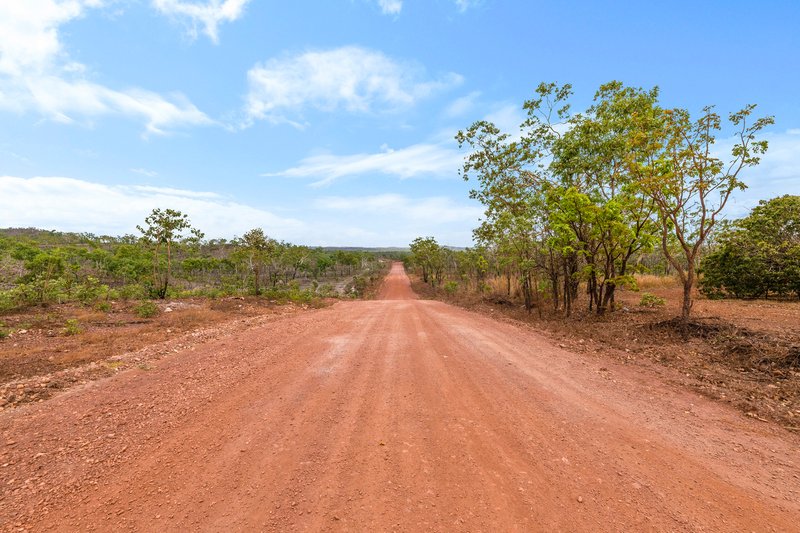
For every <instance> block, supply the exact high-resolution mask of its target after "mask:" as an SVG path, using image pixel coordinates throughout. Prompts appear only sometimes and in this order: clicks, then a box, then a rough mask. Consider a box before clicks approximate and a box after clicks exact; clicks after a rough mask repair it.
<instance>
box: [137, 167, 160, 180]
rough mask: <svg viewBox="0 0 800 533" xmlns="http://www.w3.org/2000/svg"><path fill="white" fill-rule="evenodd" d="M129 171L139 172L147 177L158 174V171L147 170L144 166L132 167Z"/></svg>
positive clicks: (153, 176)
mask: <svg viewBox="0 0 800 533" xmlns="http://www.w3.org/2000/svg"><path fill="white" fill-rule="evenodd" d="M131 172H133V173H135V174H141V175H142V176H147V177H148V178H155V177H156V176H158V172H156V171H155V170H147V169H146V168H132V169H131Z"/></svg>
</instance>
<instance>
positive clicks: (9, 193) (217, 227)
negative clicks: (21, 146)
mask: <svg viewBox="0 0 800 533" xmlns="http://www.w3.org/2000/svg"><path fill="white" fill-rule="evenodd" d="M34 206H35V208H34ZM156 207H162V208H167V207H168V208H172V209H178V210H179V211H182V212H184V213H187V214H188V215H189V218H190V220H191V221H192V223H193V224H194V225H195V226H196V227H198V228H200V230H201V231H203V232H205V234H206V236H207V237H209V238H212V237H232V236H233V235H234V234H238V235H241V234H242V233H244V232H245V231H247V230H249V229H251V228H254V227H262V228H264V230H265V231H266V232H267V233H269V234H270V235H273V236H275V237H278V238H296V237H297V236H299V235H302V234H303V233H304V230H305V226H304V224H303V223H302V222H300V221H298V220H295V219H291V218H282V217H279V216H276V215H274V214H272V213H270V212H268V211H264V210H261V209H257V208H254V207H250V206H247V205H243V204H240V203H236V202H233V201H230V200H226V199H225V198H223V197H221V196H219V195H218V194H216V193H212V192H202V191H186V190H181V189H171V188H163V187H149V186H122V185H104V184H100V183H92V182H88V181H83V180H77V179H72V178H64V177H35V178H29V179H26V178H19V177H12V176H0V212H2V213H3V222H2V224H3V226H13V227H38V228H47V229H57V230H62V231H79V232H82V231H88V232H92V233H97V234H106V235H122V234H126V233H136V225H137V224H141V223H142V221H143V220H144V218H145V217H146V216H147V215H148V214H149V213H150V212H151V211H152V210H153V209H154V208H156Z"/></svg>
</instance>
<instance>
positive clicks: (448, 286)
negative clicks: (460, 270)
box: [444, 281, 458, 295]
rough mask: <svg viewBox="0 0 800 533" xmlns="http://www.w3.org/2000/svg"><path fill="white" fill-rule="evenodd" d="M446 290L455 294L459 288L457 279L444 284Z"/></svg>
mask: <svg viewBox="0 0 800 533" xmlns="http://www.w3.org/2000/svg"><path fill="white" fill-rule="evenodd" d="M444 290H445V292H446V293H447V294H451V295H452V294H455V293H456V291H457V290H458V283H457V282H455V281H448V282H447V283H445V284H444Z"/></svg>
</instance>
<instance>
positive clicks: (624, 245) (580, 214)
mask: <svg viewBox="0 0 800 533" xmlns="http://www.w3.org/2000/svg"><path fill="white" fill-rule="evenodd" d="M571 95H572V89H571V87H570V86H569V85H564V86H558V85H556V84H553V83H550V84H545V83H543V84H540V85H539V87H538V88H537V89H536V94H535V96H534V97H533V98H532V99H530V100H528V101H526V102H525V103H524V106H523V107H524V109H525V111H526V112H527V119H526V120H525V122H523V124H521V125H520V127H519V132H503V131H501V130H500V129H499V128H498V127H497V126H496V125H494V124H492V123H490V122H487V121H478V122H475V123H474V124H472V125H471V126H470V127H469V128H468V129H466V130H463V131H459V132H458V134H457V135H456V140H457V142H458V143H459V146H461V147H464V146H466V147H467V148H468V149H469V153H468V155H466V156H465V159H464V164H463V167H462V169H461V175H462V177H463V178H464V179H465V180H470V181H474V182H475V183H476V184H477V186H476V187H475V188H474V189H473V190H472V191H470V197H471V198H474V199H476V200H478V201H480V202H481V203H482V204H483V206H484V208H485V213H484V219H483V221H482V223H481V225H480V226H479V227H478V228H477V229H476V230H475V231H474V234H475V238H476V240H477V241H478V242H480V243H481V245H482V248H483V249H484V250H486V251H487V253H486V254H485V255H488V256H491V257H492V265H491V270H493V272H494V274H495V275H499V276H503V277H505V278H506V280H507V292H508V295H507V296H511V290H512V279H513V280H516V281H517V282H518V286H519V290H520V291H521V293H522V295H523V297H524V300H525V306H526V308H528V309H531V308H532V307H534V306H536V307H539V309H540V310H541V305H540V295H539V293H540V291H539V290H538V288H539V287H542V286H546V287H548V288H549V290H550V293H551V298H550V299H551V301H552V302H553V305H554V307H555V308H556V309H563V310H564V312H565V313H566V314H567V315H569V314H570V311H571V308H572V302H573V300H574V299H575V298H577V297H578V283H579V282H581V281H582V282H584V283H585V286H586V289H587V294H588V295H589V298H588V308H589V310H590V311H591V310H595V311H596V312H597V313H603V312H605V311H607V310H613V309H614V303H615V294H616V290H617V288H618V287H620V286H622V285H624V284H630V283H631V280H632V277H631V274H632V273H633V271H634V270H635V268H634V267H633V266H632V265H633V264H634V262H635V260H636V259H637V258H641V257H642V256H645V255H647V254H649V253H650V252H651V250H653V249H654V247H655V246H656V245H657V244H660V245H661V248H662V250H661V253H662V254H663V255H664V257H665V258H666V261H661V263H662V264H663V265H667V264H668V266H669V267H670V269H672V270H673V271H675V272H676V273H677V274H678V276H679V277H680V279H681V281H682V282H683V285H684V302H683V306H682V317H683V318H684V319H688V315H689V310H690V309H691V292H692V288H693V286H694V284H695V282H696V263H697V261H698V259H699V257H700V253H701V250H702V249H703V246H704V245H705V243H706V241H707V239H708V238H709V236H710V234H711V231H712V229H713V228H714V227H715V225H716V223H717V218H718V216H719V214H720V212H721V211H722V209H724V207H725V205H726V203H727V201H728V199H729V197H730V195H731V194H732V193H733V191H735V190H738V189H742V188H744V183H743V182H742V181H741V180H740V178H739V175H740V173H741V172H742V171H743V170H744V169H746V168H749V167H752V166H754V165H757V164H758V163H759V159H760V156H761V155H762V154H764V153H765V151H766V149H767V143H766V141H764V140H760V139H758V136H759V134H760V133H761V131H762V130H763V129H764V128H765V127H767V126H768V125H770V124H772V123H773V119H772V118H771V117H765V118H760V119H753V117H752V113H753V111H754V108H755V106H752V105H748V106H746V107H744V108H743V109H742V110H740V111H737V112H735V113H732V114H731V115H730V116H729V123H730V125H731V128H732V130H733V131H732V133H733V134H734V135H735V136H736V139H737V141H736V142H735V143H734V146H733V148H732V150H731V153H730V155H729V157H727V158H726V159H724V160H723V159H721V158H718V157H716V155H715V154H716V153H717V152H716V151H715V150H713V149H712V148H713V145H714V143H715V141H716V136H717V135H718V133H719V132H721V131H722V121H721V119H720V117H719V116H718V115H717V114H716V113H714V112H713V109H712V108H711V107H707V108H705V109H704V110H703V113H702V114H701V115H700V116H699V118H696V119H693V118H692V117H691V115H690V113H689V112H688V111H686V110H683V109H664V108H662V107H661V106H660V104H659V101H658V95H659V92H658V89H657V88H653V89H650V90H644V89H637V88H631V87H625V86H624V85H623V84H622V83H620V82H617V81H614V82H610V83H607V84H605V85H602V86H601V87H600V88H599V89H598V91H597V93H596V95H595V98H594V102H593V104H592V105H591V106H590V107H589V108H588V109H587V110H586V111H585V112H583V113H578V114H572V113H571V112H570V106H569V104H568V100H569V98H570V97H571ZM415 242H416V241H415ZM417 244H422V243H417ZM413 252H414V249H413V248H412V257H414V256H415V254H414V253H413ZM428 255H431V254H428ZM455 257H456V260H462V259H463V258H461V257H458V256H455ZM416 263H417V264H420V260H419V258H417V261H416ZM667 271H668V269H666V268H665V269H664V272H665V273H667ZM425 274H426V272H425V269H423V277H425ZM478 285H480V282H478Z"/></svg>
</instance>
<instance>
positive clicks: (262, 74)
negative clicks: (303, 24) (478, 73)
mask: <svg viewBox="0 0 800 533" xmlns="http://www.w3.org/2000/svg"><path fill="white" fill-rule="evenodd" d="M247 78H248V83H249V92H248V94H247V96H246V107H245V114H246V117H247V121H248V123H251V122H252V121H254V120H258V119H262V120H270V121H272V122H276V123H278V122H287V121H294V119H293V117H297V116H302V113H303V111H304V110H306V109H308V108H313V109H317V110H321V111H327V112H330V111H336V110H344V111H347V112H352V113H372V112H385V111H398V110H401V109H406V108H408V107H411V106H413V105H415V104H416V103H417V102H419V101H420V100H422V99H424V98H427V97H429V96H431V95H432V94H435V93H437V92H439V91H442V90H445V89H448V88H451V87H454V86H456V85H458V84H460V83H461V82H462V77H461V76H460V75H458V74H455V73H447V74H444V75H442V76H440V77H438V78H436V79H428V78H427V77H426V76H425V73H424V70H423V69H422V68H421V67H420V66H418V65H416V64H413V63H408V62H401V61H397V60H395V59H392V58H390V57H388V56H386V55H384V54H383V53H381V52H378V51H375V50H370V49H367V48H361V47H358V46H345V47H342V48H335V49H333V50H323V51H310V52H304V53H301V54H297V55H291V56H286V57H282V58H277V59H270V60H269V61H267V62H265V63H263V64H259V65H256V66H254V67H253V68H252V69H250V71H249V72H248V73H247Z"/></svg>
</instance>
